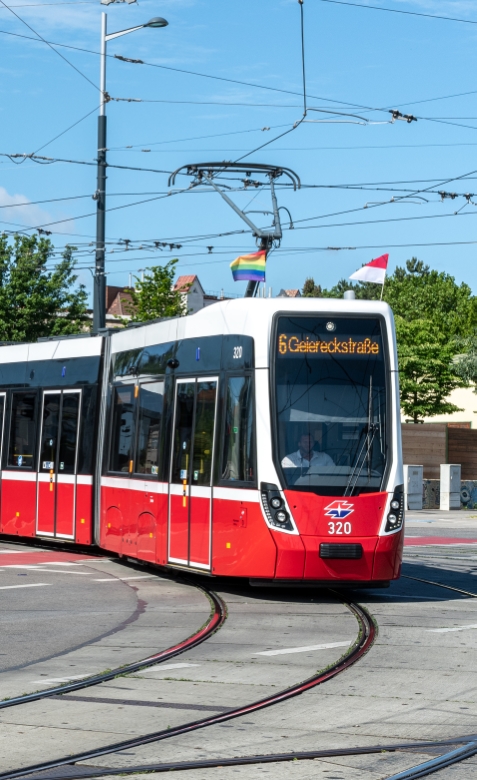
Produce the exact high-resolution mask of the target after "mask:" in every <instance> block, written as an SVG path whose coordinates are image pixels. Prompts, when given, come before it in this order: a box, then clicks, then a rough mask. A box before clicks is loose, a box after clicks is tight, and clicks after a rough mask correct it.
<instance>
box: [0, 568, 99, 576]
mask: <svg viewBox="0 0 477 780" xmlns="http://www.w3.org/2000/svg"><path fill="white" fill-rule="evenodd" d="M7 569H29V570H31V569H33V570H34V571H41V572H44V571H47V572H51V573H53V574H80V575H81V576H83V577H89V576H90V575H91V572H88V571H63V570H62V569H45V568H44V566H42V567H41V569H39V568H38V567H37V566H3V567H2V569H1V571H6V570H7Z"/></svg>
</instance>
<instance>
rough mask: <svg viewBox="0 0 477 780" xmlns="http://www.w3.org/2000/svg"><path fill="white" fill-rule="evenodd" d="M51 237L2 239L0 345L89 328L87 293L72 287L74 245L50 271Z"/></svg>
mask: <svg viewBox="0 0 477 780" xmlns="http://www.w3.org/2000/svg"><path fill="white" fill-rule="evenodd" d="M53 252H54V247H53V245H52V243H51V241H50V240H49V239H46V238H39V237H37V236H19V235H16V236H15V237H14V239H13V244H11V243H10V242H9V238H8V236H6V235H5V234H3V235H2V236H0V341H36V340H37V339H38V338H40V337H44V336H60V335H67V334H71V333H79V332H81V331H82V330H85V329H86V327H87V326H88V319H87V315H86V300H87V294H86V291H85V288H84V286H83V285H79V286H76V281H77V278H78V277H77V276H76V275H75V274H74V258H73V252H74V247H71V246H69V247H67V248H66V249H65V251H64V252H63V255H62V259H61V261H60V262H59V263H58V264H57V265H56V267H55V268H54V269H52V270H50V269H48V268H47V267H46V266H47V263H48V261H51V258H52V256H53Z"/></svg>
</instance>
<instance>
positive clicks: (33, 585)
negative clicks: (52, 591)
mask: <svg viewBox="0 0 477 780" xmlns="http://www.w3.org/2000/svg"><path fill="white" fill-rule="evenodd" d="M47 585H51V582H32V583H31V585H30V584H28V585H0V590H14V589H16V588H44V587H46V586H47Z"/></svg>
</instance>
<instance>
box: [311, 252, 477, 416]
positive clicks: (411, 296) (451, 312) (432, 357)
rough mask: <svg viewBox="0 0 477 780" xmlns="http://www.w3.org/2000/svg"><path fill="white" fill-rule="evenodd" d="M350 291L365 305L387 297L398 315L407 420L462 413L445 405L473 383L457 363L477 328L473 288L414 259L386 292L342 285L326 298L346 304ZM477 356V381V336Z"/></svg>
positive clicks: (392, 277) (476, 356)
mask: <svg viewBox="0 0 477 780" xmlns="http://www.w3.org/2000/svg"><path fill="white" fill-rule="evenodd" d="M346 290H354V292H355V295H356V298H359V299H362V300H363V299H364V300H379V298H380V296H381V292H383V300H384V301H386V302H387V303H389V305H390V306H391V308H392V310H393V312H394V316H395V318H396V332H397V346H398V360H399V375H400V380H401V405H402V408H403V411H404V413H405V414H406V416H408V417H410V418H411V419H413V420H414V422H419V421H420V420H422V419H423V418H424V417H433V416H435V415H437V414H449V413H451V412H455V411H457V407H456V406H454V405H453V404H450V403H449V402H448V401H447V400H446V399H447V397H448V396H449V394H450V393H451V392H452V390H454V389H456V388H457V387H465V386H466V384H467V382H468V379H469V376H468V374H465V371H464V369H465V366H466V365H467V363H462V362H460V361H457V362H456V361H455V356H456V355H457V354H458V353H459V352H463V351H466V350H464V348H463V347H462V343H463V342H462V340H464V341H465V339H468V338H469V337H470V335H471V334H472V333H473V332H474V329H475V328H476V326H477V299H476V298H475V297H474V296H472V292H471V289H470V287H469V286H468V285H467V284H465V283H462V284H460V285H459V284H457V283H456V281H455V279H454V277H453V276H451V275H450V274H447V273H444V272H438V271H435V270H431V268H430V267H429V266H428V265H425V264H424V263H423V262H422V261H421V260H418V259H417V258H416V257H413V258H412V259H411V260H408V261H407V262H406V266H405V267H404V268H401V267H398V268H396V270H395V271H394V273H393V274H392V275H390V276H388V277H387V279H386V281H385V284H384V289H383V290H382V289H381V285H380V284H372V283H370V282H366V283H358V284H352V283H351V282H350V281H349V280H347V279H341V280H340V281H339V282H338V284H336V285H335V286H334V287H332V288H331V289H330V290H324V291H323V295H324V296H325V297H329V298H342V297H343V293H344V292H345V291H346ZM474 353H475V354H474V361H475V373H474V377H475V380H477V336H476V337H475V349H474ZM469 359H470V358H469ZM459 365H460V369H459V368H458V366H459ZM463 372H464V373H463Z"/></svg>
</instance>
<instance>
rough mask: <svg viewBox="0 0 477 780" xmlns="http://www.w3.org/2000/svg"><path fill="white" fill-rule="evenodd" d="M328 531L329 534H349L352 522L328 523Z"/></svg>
mask: <svg viewBox="0 0 477 780" xmlns="http://www.w3.org/2000/svg"><path fill="white" fill-rule="evenodd" d="M328 529H329V530H328V533H329V534H337V535H338V536H339V535H342V534H346V535H347V536H348V535H349V534H350V533H351V531H352V528H351V523H328Z"/></svg>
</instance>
